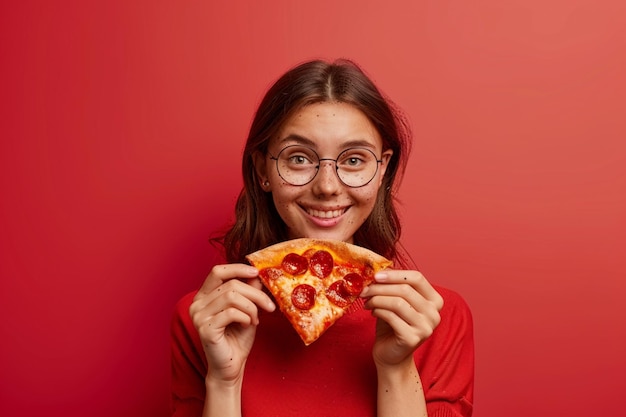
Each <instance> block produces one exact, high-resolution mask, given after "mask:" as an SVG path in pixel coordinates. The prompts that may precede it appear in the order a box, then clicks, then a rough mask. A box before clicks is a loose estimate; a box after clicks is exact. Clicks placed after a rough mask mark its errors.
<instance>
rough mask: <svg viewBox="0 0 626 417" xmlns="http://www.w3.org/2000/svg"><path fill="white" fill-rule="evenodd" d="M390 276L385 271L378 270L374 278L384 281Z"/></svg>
mask: <svg viewBox="0 0 626 417" xmlns="http://www.w3.org/2000/svg"><path fill="white" fill-rule="evenodd" d="M388 278H389V275H387V274H386V273H384V272H377V273H376V274H375V275H374V279H375V280H376V281H378V282H384V281H387V279H388Z"/></svg>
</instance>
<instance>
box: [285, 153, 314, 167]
mask: <svg viewBox="0 0 626 417" xmlns="http://www.w3.org/2000/svg"><path fill="white" fill-rule="evenodd" d="M289 162H290V163H292V164H296V165H302V164H306V163H309V162H311V161H309V159H308V158H307V157H306V156H304V155H293V156H291V157H289Z"/></svg>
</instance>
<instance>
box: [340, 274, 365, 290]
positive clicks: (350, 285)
mask: <svg viewBox="0 0 626 417" xmlns="http://www.w3.org/2000/svg"><path fill="white" fill-rule="evenodd" d="M343 280H344V281H345V288H346V292H347V293H348V294H350V295H359V294H361V291H363V277H362V276H361V275H359V274H357V273H356V272H351V273H349V274H348V275H346V276H345V277H343Z"/></svg>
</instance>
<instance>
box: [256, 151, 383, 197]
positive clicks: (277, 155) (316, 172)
mask: <svg viewBox="0 0 626 417" xmlns="http://www.w3.org/2000/svg"><path fill="white" fill-rule="evenodd" d="M294 147H299V148H306V149H308V150H310V151H311V152H313V154H314V155H315V156H317V166H316V167H315V175H313V176H312V177H311V179H310V180H308V181H307V182H305V183H304V184H292V183H291V182H289V181H288V180H287V179H286V178H285V177H283V176H282V174H281V173H280V168H279V167H278V158H279V157H280V154H281V153H283V152H284V151H285V149H289V148H294ZM354 149H359V150H364V151H367V152H369V153H371V154H372V155H373V156H374V161H376V170H375V171H374V173H373V174H372V178H370V179H369V180H367V182H365V183H364V184H362V185H350V184H346V183H345V182H344V180H342V179H341V176H340V175H339V165H337V161H339V157H340V156H341V155H343V154H344V153H346V152H348V151H351V150H354ZM267 153H268V155H269V157H270V159H272V160H274V161H276V172H278V176H280V178H282V179H283V181H285V182H286V183H287V184H289V185H292V186H294V187H302V186H305V185H307V184H310V183H311V181H313V180H314V179H315V177H317V174H319V172H320V167H321V166H322V161H332V162H334V163H335V175H337V179H339V181H340V182H341V183H342V184H343V185H345V186H346V187H350V188H361V187H365V186H366V185H367V184H369V183H370V182H372V180H373V179H374V178H375V177H376V174H377V173H378V166H379V165H380V164H382V163H383V160H382V159H378V157H377V156H376V154H375V153H374V151H372V150H371V149H368V148H365V147H361V146H355V147H352V148H347V149H344V150H343V151H341V152H339V155H337V158H336V159H332V158H320V156H319V154H318V153H317V152H316V151H315V149H313V148H311V147H309V146H305V145H288V146H285V147H284V148H282V149H281V150H280V151H278V153H277V154H276V156H274V155H272V153H271V152H270V151H269V150H268V151H267Z"/></svg>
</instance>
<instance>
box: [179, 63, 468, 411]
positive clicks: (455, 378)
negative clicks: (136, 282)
mask: <svg viewBox="0 0 626 417" xmlns="http://www.w3.org/2000/svg"><path fill="white" fill-rule="evenodd" d="M410 139H411V137H410V132H409V129H408V127H407V125H406V123H404V121H403V119H402V117H401V116H400V115H399V113H398V112H395V111H394V110H393V108H392V106H391V105H390V103H389V102H388V101H387V100H385V99H384V97H383V96H382V95H381V93H380V92H379V90H378V89H377V88H376V86H375V85H374V84H373V83H372V82H371V80H370V79H368V77H367V76H366V75H365V74H364V73H363V72H362V71H361V70H360V69H359V68H358V67H357V66H356V65H355V64H354V63H352V62H349V61H336V62H334V63H327V62H323V61H312V62H307V63H304V64H302V65H299V66H297V67H295V68H293V69H291V70H290V71H288V72H287V73H286V74H284V75H283V76H282V77H281V78H280V79H279V80H278V81H277V82H276V83H275V84H274V85H273V86H272V87H271V88H270V90H269V91H268V92H267V94H266V95H265V97H264V99H263V100H262V102H261V104H260V106H259V108H258V111H257V113H256V115H255V118H254V121H253V123H252V126H251V129H250V134H249V136H248V140H247V142H246V147H245V150H244V155H243V164H242V168H243V177H244V188H243V190H242V192H241V194H240V196H239V199H238V201H237V204H236V220H235V223H234V225H232V227H231V228H230V229H229V230H228V231H227V232H226V234H225V235H224V236H223V237H222V238H221V239H220V243H222V244H223V247H224V251H225V258H226V259H225V263H224V264H223V265H217V266H215V267H214V268H213V269H212V271H211V273H210V274H209V276H208V277H207V278H206V280H205V281H204V284H203V285H202V287H201V288H200V289H199V290H198V291H197V292H194V293H192V294H189V295H187V296H186V297H184V298H183V299H181V301H180V302H179V303H178V305H177V309H176V314H175V316H174V320H173V325H172V353H173V362H172V406H173V415H175V416H201V415H202V416H219V417H227V416H241V415H245V416H257V417H258V416H272V417H276V416H299V417H302V416H309V415H310V416H335V415H337V416H340V415H341V416H379V417H382V416H389V417H402V416H426V415H429V416H431V417H432V416H446V417H447V416H470V415H471V414H472V401H473V377H474V346H473V331H472V319H471V314H470V311H469V309H468V307H467V305H466V304H465V302H464V301H463V300H462V298H461V297H460V296H458V295H457V294H456V293H454V292H452V291H450V290H447V289H444V288H441V287H436V286H433V285H431V284H430V283H429V282H428V281H427V280H426V278H424V276H423V275H422V274H421V273H419V272H418V271H416V270H414V269H411V266H410V262H409V261H408V259H409V258H410V257H408V256H404V254H403V253H402V251H401V248H400V246H399V242H398V241H399V237H400V230H401V227H400V223H399V219H398V216H397V213H396V210H395V208H394V202H393V195H394V192H395V190H396V188H397V185H398V182H399V179H400V177H401V175H402V173H403V169H404V166H405V163H406V160H407V157H408V152H409V147H410ZM298 163H307V164H309V165H310V168H309V169H308V170H304V171H303V170H297V171H294V170H290V169H289V167H290V164H298ZM355 165H358V167H359V169H358V170H356V171H355V170H353V169H351V168H352V167H353V166H355ZM348 168H350V169H348ZM299 237H313V238H324V239H335V240H341V241H345V242H350V243H354V244H356V245H360V246H363V247H366V248H368V249H370V250H373V251H374V252H377V253H379V254H381V255H383V256H385V257H387V258H389V259H394V261H395V265H396V266H395V269H393V270H385V271H384V272H380V273H378V274H376V276H375V282H374V283H373V284H372V285H370V286H369V287H367V288H365V289H364V290H363V292H362V293H361V298H360V299H359V301H358V302H357V303H355V308H353V309H352V311H351V312H350V313H349V314H347V315H345V316H344V317H342V318H341V319H340V320H339V321H338V322H337V323H336V324H335V325H334V326H332V327H331V328H330V329H329V330H328V331H327V332H326V333H324V335H323V336H322V337H321V338H320V339H318V340H317V341H316V342H315V343H313V344H311V345H310V346H304V344H303V343H302V342H301V340H300V339H299V337H298V336H297V334H296V332H295V331H294V330H293V329H292V328H291V326H290V324H289V322H288V321H287V320H286V319H285V318H284V316H283V315H282V314H281V313H280V312H279V311H278V310H277V308H276V305H275V304H274V302H273V300H272V298H271V297H270V296H269V295H268V293H267V292H266V291H264V290H263V288H262V285H261V283H260V281H259V279H258V277H257V275H258V270H257V269H255V268H253V267H251V266H249V265H246V264H245V255H246V254H248V253H251V252H254V251H256V250H258V249H261V248H264V247H267V246H269V245H271V244H274V243H277V242H280V241H284V240H287V239H293V238H299Z"/></svg>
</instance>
